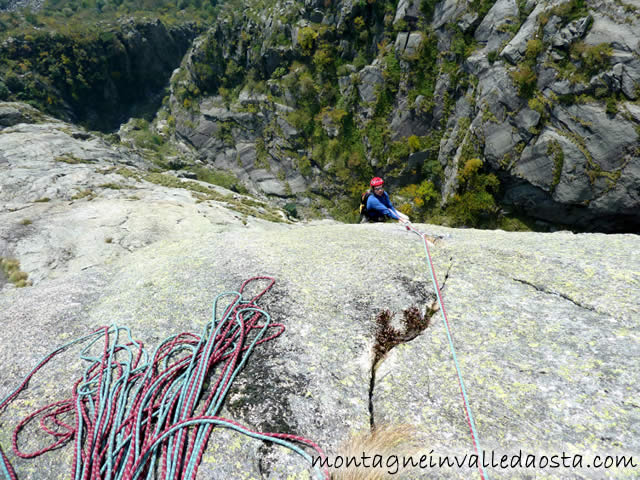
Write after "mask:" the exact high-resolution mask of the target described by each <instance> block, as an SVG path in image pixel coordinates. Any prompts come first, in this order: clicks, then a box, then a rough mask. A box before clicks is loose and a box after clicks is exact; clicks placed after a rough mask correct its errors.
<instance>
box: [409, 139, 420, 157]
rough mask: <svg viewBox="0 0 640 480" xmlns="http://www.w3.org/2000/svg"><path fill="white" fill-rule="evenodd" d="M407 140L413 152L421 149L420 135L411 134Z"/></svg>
mask: <svg viewBox="0 0 640 480" xmlns="http://www.w3.org/2000/svg"><path fill="white" fill-rule="evenodd" d="M407 142H408V143H409V151H410V152H411V153H415V152H417V151H418V150H420V139H419V138H418V137H416V136H415V135H411V136H410V137H409V138H408V139H407Z"/></svg>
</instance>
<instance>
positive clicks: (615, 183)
mask: <svg viewBox="0 0 640 480" xmlns="http://www.w3.org/2000/svg"><path fill="white" fill-rule="evenodd" d="M418 3H419V2H417V1H402V2H398V3H397V6H396V9H395V11H393V12H391V11H386V12H383V11H382V10H381V9H376V7H375V6H373V5H372V4H368V6H365V5H364V2H351V1H338V2H332V3H331V4H330V5H329V4H328V5H324V4H322V3H321V2H320V3H318V2H306V3H305V4H304V8H302V7H300V8H295V7H294V6H293V5H292V4H290V3H286V2H276V3H275V4H274V6H273V7H269V8H268V9H267V10H266V11H264V12H262V13H260V14H258V12H256V11H253V10H252V8H251V7H250V8H249V9H248V10H247V13H246V15H245V16H244V17H243V18H240V17H239V16H236V15H231V16H229V18H226V19H225V20H224V21H223V20H221V21H220V23H219V24H218V25H216V26H215V27H214V28H212V29H211V31H210V32H208V33H207V34H206V35H205V36H203V37H201V38H200V39H199V40H198V41H197V42H195V44H194V47H193V49H192V50H191V52H190V53H189V55H188V56H187V57H186V59H185V61H184V62H183V65H182V67H181V69H180V70H179V71H177V72H176V74H175V75H174V79H173V82H172V97H171V99H172V100H171V102H170V113H171V115H172V116H173V117H175V119H176V135H177V138H178V139H179V140H181V141H182V140H184V139H186V140H187V141H188V143H190V144H191V145H192V146H193V147H194V149H195V150H196V155H197V156H198V157H199V158H200V159H202V160H203V161H206V162H207V163H210V164H212V165H216V166H221V167H223V168H226V169H232V170H233V171H234V172H235V173H236V174H237V175H238V176H239V177H241V178H243V179H244V180H245V181H247V182H248V184H249V185H250V188H251V189H252V191H254V192H256V193H258V192H261V193H264V194H266V195H268V196H272V197H275V198H276V200H277V199H280V200H279V201H280V202H281V203H285V202H298V203H300V204H303V203H309V202H310V201H312V200H311V199H313V198H316V197H314V195H321V196H322V195H324V196H325V197H326V200H328V201H329V202H332V201H334V196H335V195H336V193H338V194H344V192H346V191H349V192H351V191H353V190H357V189H358V188H359V185H360V184H362V185H364V184H365V183H366V180H367V178H368V177H370V176H371V175H374V174H375V175H380V176H384V177H386V178H388V180H389V181H390V182H391V184H393V185H397V186H398V187H403V186H407V184H408V183H415V184H418V183H420V182H421V181H423V180H430V181H432V182H433V183H434V184H435V185H436V186H437V188H438V189H439V190H440V192H441V195H442V197H441V202H442V205H445V206H446V205H447V204H448V203H449V202H450V201H451V199H452V197H453V196H454V195H455V194H456V193H459V194H461V193H463V192H461V191H460V188H461V185H460V184H459V182H458V174H459V171H460V170H461V169H462V168H463V167H464V164H465V163H466V162H467V161H468V160H470V159H471V158H480V159H481V160H482V161H483V172H484V173H494V174H496V175H497V177H498V178H499V179H500V189H499V191H498V192H496V195H495V196H496V199H497V200H498V203H500V205H501V206H502V207H504V208H505V209H506V210H509V211H517V212H520V213H524V214H526V215H528V216H529V217H533V218H534V219H538V220H542V221H545V222H552V223H559V222H560V223H562V224H563V225H566V226H568V227H570V228H574V229H579V230H600V231H607V232H615V231H623V232H625V231H626V232H628V231H636V230H638V228H640V218H639V217H638V214H637V212H639V211H640V209H639V208H638V207H639V206H640V205H639V199H638V195H637V194H636V190H637V189H636V186H637V184H638V182H639V181H640V179H638V177H637V174H636V172H637V170H638V163H639V162H640V159H639V157H638V155H639V154H638V149H637V143H638V129H639V128H640V124H639V121H638V117H637V114H636V113H635V111H636V110H637V106H636V103H635V102H637V99H638V89H639V88H640V53H639V52H640V51H639V50H638V41H639V39H640V19H639V16H638V15H637V12H635V10H633V8H634V7H633V6H629V7H628V8H627V9H626V10H625V9H624V8H622V7H619V6H615V5H613V4H610V3H608V2H569V1H544V2H516V1H514V0H501V1H497V2H493V3H491V2H489V3H491V5H489V4H487V2H485V3H483V4H482V9H483V10H482V11H480V12H479V11H474V10H473V8H472V7H471V6H470V4H469V2H461V1H448V0H447V1H441V2H436V3H435V4H434V5H432V7H433V8H431V7H430V3H429V2H427V3H426V4H424V5H423V8H421V7H420V6H419V5H418ZM474 8H475V7H474ZM625 12H626V13H625ZM425 14H429V15H430V17H429V18H425ZM283 17H287V18H290V19H291V23H292V24H295V25H294V26H293V27H291V28H287V26H286V24H284V23H282V22H281V18H283ZM250 36H251V38H252V39H253V43H252V44H250V43H249V42H248V40H247V39H248V38H249V37H250ZM289 39H290V41H289ZM434 39H435V40H434ZM432 42H435V43H432ZM435 44H437V48H434V50H429V48H430V46H431V45H435ZM276 52H277V54H276ZM425 52H427V53H425ZM421 55H424V57H421ZM392 57H393V60H391V58H392ZM338 58H339V59H340V62H339V67H336V72H333V71H332V68H334V67H335V65H338V63H336V62H335V60H336V59H338ZM427 59H432V60H433V62H434V63H435V65H434V66H433V68H432V67H429V66H428V65H427V63H426V62H427ZM365 60H366V62H365ZM332 62H333V63H332ZM345 63H346V65H345ZM267 64H268V66H267ZM240 67H242V68H244V69H245V70H247V71H252V72H254V73H255V74H254V75H253V77H252V79H251V80H250V81H249V80H247V79H246V78H245V77H243V75H242V74H241V73H238V69H239V68H240ZM430 68H432V70H431V71H430V70H429V69H430ZM260 82H264V84H261V83H260ZM525 84H526V85H525ZM196 88H197V90H198V92H199V93H197V94H193V92H194V91H195V89H196ZM234 88H235V89H236V90H235V92H240V93H232V94H230V93H229V92H231V90H233V89H234ZM253 90H256V91H253ZM416 90H417V91H419V94H416ZM189 92H191V93H189ZM220 92H222V93H223V94H224V95H221V94H220ZM212 102H213V103H216V108H217V109H220V108H222V110H217V113H216V114H214V115H211V114H210V112H211V110H210V109H208V105H210V104H211V103H212ZM314 102H315V103H314ZM185 104H186V105H187V107H185ZM193 105H196V107H195V108H194V106H193ZM309 105H312V106H311V107H310V106H309ZM388 105H392V108H388ZM329 110H336V111H337V110H343V111H344V112H345V113H346V115H343V116H341V117H338V118H340V119H341V120H337V121H335V120H334V121H333V122H332V123H331V122H328V121H327V118H328V114H327V111H329ZM334 113H335V112H334ZM342 119H347V120H348V122H349V123H346V124H344V125H341V123H342V122H344V120H342ZM294 123H295V125H294ZM320 124H322V128H323V129H324V131H325V132H326V137H323V135H322V134H321V133H319V132H320V130H319V129H318V128H319V127H320ZM316 125H317V126H318V128H316V127H315V126H316ZM352 125H355V127H356V128H355V131H357V132H360V134H359V136H354V135H353V131H354V130H353V129H352ZM341 127H342V128H341ZM463 130H465V131H466V132H465V134H464V135H462V134H461V133H460V132H461V131H463ZM412 136H416V137H418V138H420V139H421V144H420V146H419V149H420V150H421V151H420V152H415V151H411V150H410V149H408V148H406V145H407V144H408V143H409V138H410V137H412ZM354 137H355V138H354ZM551 137H554V141H553V142H552V143H551V144H549V143H548V141H547V139H548V138H551ZM559 137H562V138H560V139H558V138H559ZM332 141H333V143H330V142H332ZM555 142H557V145H559V146H560V150H559V151H556V150H554V152H556V153H554V154H553V155H551V154H550V153H549V151H547V150H545V148H547V149H548V148H555V147H554V146H555V145H556V143H555ZM438 144H439V149H438V148H437V145H438ZM239 145H242V147H241V148H240V147H239ZM336 145H338V146H336ZM426 145H428V147H426ZM434 145H436V147H434ZM241 149H242V151H241ZM341 149H342V150H341ZM343 150H346V152H344V154H343V155H342V158H340V157H341V153H343ZM249 152H256V156H255V158H254V159H253V160H252V156H253V153H249ZM327 152H329V153H327ZM398 152H401V153H398ZM415 153H420V154H421V157H420V158H422V159H423V160H422V161H421V164H419V165H417V168H416V165H413V164H412V165H409V163H410V162H409V161H408V160H409V155H412V154H415ZM240 158H241V159H240ZM561 158H564V159H566V160H567V162H568V163H567V165H564V164H563V165H561V164H560V163H561V160H560V159H561ZM238 159H240V160H238ZM436 160H437V161H438V162H439V163H440V166H441V167H442V171H443V172H444V175H442V176H440V175H439V174H435V173H433V171H434V170H433V163H434V162H435V161H436ZM252 162H253V163H252ZM350 162H351V164H350ZM543 177H544V178H543ZM356 181H358V182H360V183H358V184H357V185H356ZM336 184H337V185H336Z"/></svg>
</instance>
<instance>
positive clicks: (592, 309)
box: [511, 278, 600, 313]
mask: <svg viewBox="0 0 640 480" xmlns="http://www.w3.org/2000/svg"><path fill="white" fill-rule="evenodd" d="M511 280H513V281H515V282H519V283H523V284H524V285H528V286H530V287H532V288H535V289H536V290H537V291H539V292H542V293H546V294H547V295H555V296H558V297H560V298H563V299H565V300H567V301H569V302H571V303H573V304H574V305H575V306H577V307H580V308H583V309H585V310H589V311H590V312H594V313H600V312H598V311H597V310H596V309H595V308H593V307H590V306H588V305H584V304H582V303H580V302H577V301H576V300H574V299H573V298H571V297H569V296H568V295H565V294H564V293H560V292H555V291H553V290H548V289H546V288H544V287H541V286H539V285H536V284H535V283H531V282H529V281H527V280H522V279H520V278H512V279H511Z"/></svg>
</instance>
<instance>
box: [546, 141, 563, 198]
mask: <svg viewBox="0 0 640 480" xmlns="http://www.w3.org/2000/svg"><path fill="white" fill-rule="evenodd" d="M547 155H549V157H551V158H552V159H553V180H552V182H551V189H552V190H555V188H556V186H557V185H558V183H560V177H561V175H562V167H563V166H564V151H563V150H562V146H561V145H560V142H558V141H556V140H553V141H551V142H549V145H548V147H547Z"/></svg>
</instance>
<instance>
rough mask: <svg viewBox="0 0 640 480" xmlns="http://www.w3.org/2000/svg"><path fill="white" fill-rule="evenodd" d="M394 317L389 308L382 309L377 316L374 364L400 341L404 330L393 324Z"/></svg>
mask: <svg viewBox="0 0 640 480" xmlns="http://www.w3.org/2000/svg"><path fill="white" fill-rule="evenodd" d="M392 318H393V315H392V313H391V312H390V311H389V310H383V311H381V312H380V313H378V316H377V317H376V343H375V344H374V346H373V352H374V355H375V358H374V364H375V363H377V362H378V360H380V359H381V358H382V357H383V356H384V355H385V354H386V353H387V352H388V351H389V350H391V349H392V348H393V347H395V346H396V345H397V344H398V343H400V336H401V334H402V332H401V331H400V330H398V329H396V328H394V327H393V326H392V325H391V319H392Z"/></svg>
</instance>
